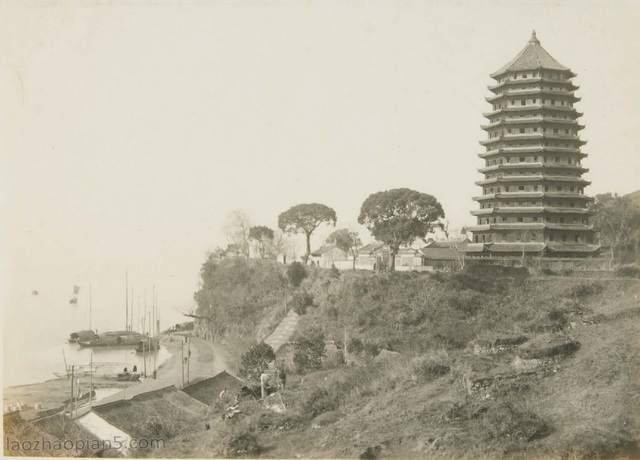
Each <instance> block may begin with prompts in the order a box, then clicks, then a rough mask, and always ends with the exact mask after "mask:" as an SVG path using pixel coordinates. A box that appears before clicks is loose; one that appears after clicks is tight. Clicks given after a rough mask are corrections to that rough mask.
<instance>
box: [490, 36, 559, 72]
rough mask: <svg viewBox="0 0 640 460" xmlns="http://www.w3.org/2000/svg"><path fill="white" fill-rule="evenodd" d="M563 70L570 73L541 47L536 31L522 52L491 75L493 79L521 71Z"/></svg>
mask: <svg viewBox="0 0 640 460" xmlns="http://www.w3.org/2000/svg"><path fill="white" fill-rule="evenodd" d="M537 69H549V70H561V71H569V72H570V69H569V68H568V67H565V66H563V65H562V64H560V63H559V62H558V61H556V60H555V59H554V58H553V57H552V56H551V55H550V54H549V53H548V52H547V51H546V50H545V49H544V48H543V47H542V46H541V45H540V41H539V40H538V38H537V37H536V31H535V30H534V31H533V33H532V34H531V39H530V40H529V42H528V43H527V46H525V47H524V49H523V50H522V51H520V52H519V53H518V55H517V56H516V57H514V58H513V59H512V60H511V61H509V62H508V63H507V64H506V65H505V66H504V67H502V68H501V69H500V70H498V71H497V72H494V73H492V74H491V77H492V78H495V77H497V76H500V75H502V74H504V73H506V72H514V71H519V70H537Z"/></svg>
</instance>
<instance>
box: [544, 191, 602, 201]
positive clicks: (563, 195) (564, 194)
mask: <svg viewBox="0 0 640 460" xmlns="http://www.w3.org/2000/svg"><path fill="white" fill-rule="evenodd" d="M544 196H545V197H548V198H574V199H576V200H586V201H593V198H591V197H590V196H588V195H585V194H583V193H575V192H544Z"/></svg>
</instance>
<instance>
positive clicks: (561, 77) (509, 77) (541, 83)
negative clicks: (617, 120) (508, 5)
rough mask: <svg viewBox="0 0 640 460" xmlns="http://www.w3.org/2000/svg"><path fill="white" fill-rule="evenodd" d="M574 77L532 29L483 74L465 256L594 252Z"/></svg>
mask: <svg viewBox="0 0 640 460" xmlns="http://www.w3.org/2000/svg"><path fill="white" fill-rule="evenodd" d="M575 76H576V74H575V73H573V72H572V71H571V70H570V69H569V68H567V67H565V66H563V65H562V64H560V63H558V61H556V60H555V59H554V58H553V57H551V56H550V55H549V53H547V52H546V51H545V49H544V48H542V46H540V42H539V41H538V39H537V38H536V33H535V31H534V32H533V34H532V36H531V39H530V40H529V42H528V43H527V46H526V47H525V48H524V49H523V50H522V51H521V52H520V53H519V54H518V55H517V56H516V57H515V58H514V59H512V60H511V61H510V62H509V63H508V64H507V65H505V66H504V67H502V68H501V69H500V70H498V71H497V72H495V73H493V74H492V75H491V77H492V78H493V79H494V80H496V83H495V84H494V85H492V86H489V89H490V90H491V92H493V95H492V96H490V97H487V98H486V99H487V101H488V102H489V103H490V104H491V110H490V111H489V112H486V113H484V116H485V117H486V118H487V119H488V121H489V122H488V124H486V125H484V126H482V129H483V130H485V131H486V132H487V134H488V136H487V139H486V140H483V141H481V142H480V144H481V145H483V146H484V147H485V149H486V150H485V151H484V152H482V153H480V154H479V157H480V158H482V159H483V160H484V163H485V164H484V167H483V168H481V169H479V172H481V173H482V174H484V179H483V180H481V181H478V182H476V184H477V185H479V186H480V187H482V194H481V195H480V196H476V197H474V198H473V199H474V200H475V201H477V202H478V204H479V209H477V210H474V211H472V212H471V214H473V215H474V216H476V217H477V225H475V226H473V227H471V228H470V229H469V230H471V231H472V232H473V242H472V244H470V245H469V251H470V253H469V255H471V253H475V254H476V255H489V254H492V255H509V253H511V254H516V253H517V254H523V252H528V253H535V254H540V255H542V254H544V255H545V256H559V257H576V256H588V255H592V254H594V253H596V252H597V251H598V246H597V245H596V244H595V242H596V241H595V236H594V235H595V230H594V228H593V226H592V223H591V220H590V216H591V212H590V210H589V204H590V202H591V200H592V199H591V198H589V197H588V196H587V195H585V187H586V186H587V185H589V184H590V182H589V181H587V180H585V179H583V178H582V175H583V174H584V173H585V172H587V171H588V169H587V168H585V167H584V166H583V164H582V160H583V159H584V158H585V157H586V156H587V154H586V153H582V152H581V151H580V147H581V146H582V145H584V144H585V143H586V141H583V140H581V139H580V137H579V132H580V131H581V130H582V129H583V128H584V126H583V125H581V124H579V123H578V119H579V118H580V117H581V116H582V114H581V113H580V112H578V111H577V110H576V109H575V108H574V104H575V103H576V102H578V101H579V100H580V98H579V97H577V96H576V95H575V90H576V89H578V87H577V86H576V85H574V84H573V82H572V78H573V77H575Z"/></svg>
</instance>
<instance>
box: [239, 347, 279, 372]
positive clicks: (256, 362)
mask: <svg viewBox="0 0 640 460" xmlns="http://www.w3.org/2000/svg"><path fill="white" fill-rule="evenodd" d="M275 359H276V354H275V352H274V351H273V348H271V345H269V344H267V343H264V342H262V343H259V344H257V345H254V346H252V347H251V348H250V349H249V351H247V352H246V353H245V354H243V355H242V357H241V358H240V365H241V368H240V373H241V374H242V375H243V376H245V377H250V378H253V379H259V378H260V374H262V372H264V371H265V370H267V369H268V367H269V363H270V362H273V361H275Z"/></svg>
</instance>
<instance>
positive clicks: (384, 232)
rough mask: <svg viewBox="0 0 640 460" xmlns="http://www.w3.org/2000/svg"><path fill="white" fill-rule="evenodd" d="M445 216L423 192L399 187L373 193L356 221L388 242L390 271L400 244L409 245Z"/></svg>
mask: <svg viewBox="0 0 640 460" xmlns="http://www.w3.org/2000/svg"><path fill="white" fill-rule="evenodd" d="M441 218H444V211H443V209H442V205H441V204H440V203H439V202H438V200H437V199H436V198H435V197H433V196H431V195H428V194H426V193H421V192H418V191H415V190H411V189H408V188H398V189H393V190H387V191H384V192H378V193H373V194H371V195H369V197H368V198H367V199H366V200H365V201H364V203H362V207H361V208H360V215H359V216H358V222H359V223H360V224H362V225H364V226H366V227H367V228H368V229H369V231H370V232H371V234H372V235H373V236H374V237H375V238H376V239H377V240H379V241H381V242H383V243H385V244H388V245H389V249H390V252H391V267H390V269H391V270H394V268H395V255H396V254H397V253H398V250H399V249H400V246H402V245H410V244H411V243H413V242H414V241H415V240H416V239H417V238H423V239H424V238H425V237H426V236H427V234H428V233H430V232H432V231H433V230H434V229H435V228H437V227H440V226H441V224H440V222H439V219H441Z"/></svg>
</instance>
